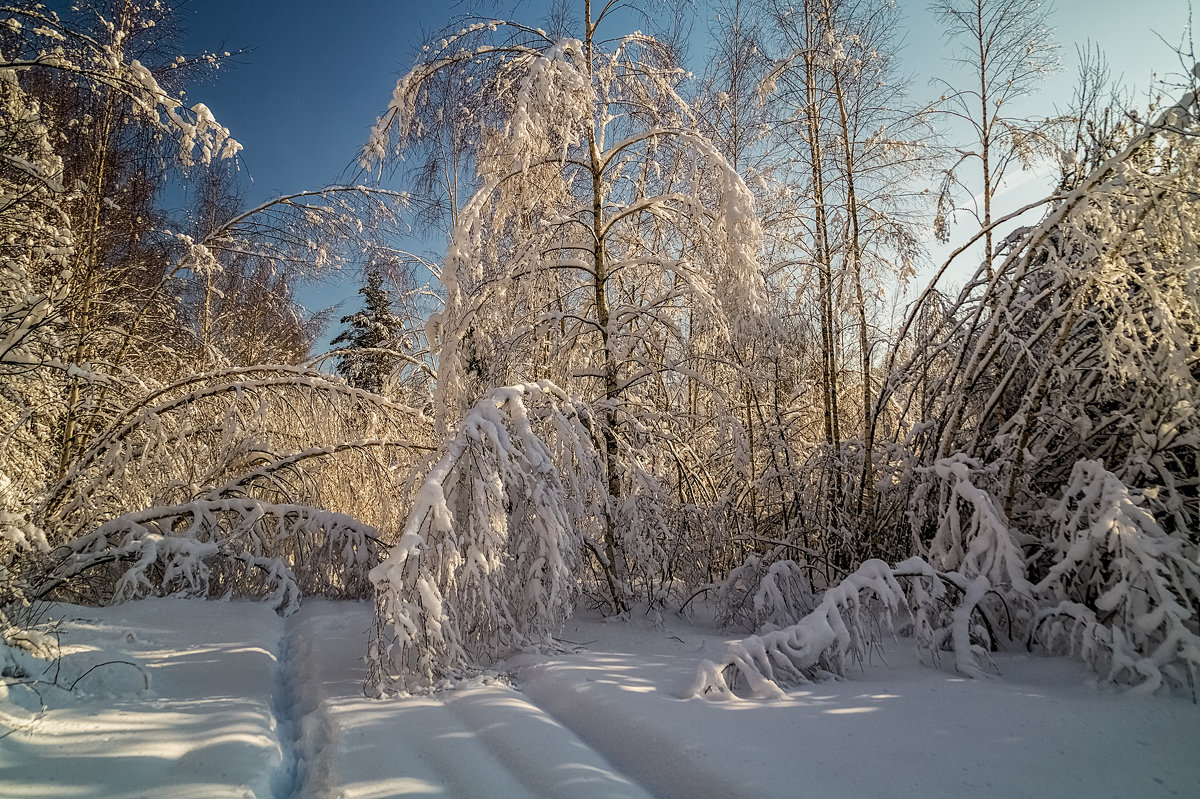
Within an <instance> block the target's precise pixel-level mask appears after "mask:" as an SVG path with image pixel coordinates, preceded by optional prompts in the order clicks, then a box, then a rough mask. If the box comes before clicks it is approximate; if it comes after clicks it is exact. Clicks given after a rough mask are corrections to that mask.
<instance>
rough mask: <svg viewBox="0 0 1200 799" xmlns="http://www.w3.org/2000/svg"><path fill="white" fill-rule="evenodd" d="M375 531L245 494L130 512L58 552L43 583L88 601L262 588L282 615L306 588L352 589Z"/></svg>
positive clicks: (367, 564) (351, 592)
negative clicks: (242, 496)
mask: <svg viewBox="0 0 1200 799" xmlns="http://www.w3.org/2000/svg"><path fill="white" fill-rule="evenodd" d="M379 550H380V546H379V540H378V532H377V531H376V530H375V529H374V528H371V527H369V526H367V525H364V524H362V523H360V522H357V521H355V520H354V519H351V518H350V517H348V516H344V515H342V514H340V513H330V512H327V511H320V510H317V509H314V508H307V507H302V506H297V505H273V504H268V503H263V502H257V501H255V500H249V499H240V500H233V499H217V500H198V501H195V502H191V503H187V504H185V505H180V506H176V507H167V508H163V507H155V508H151V509H149V510H145V511H139V512H136V513H129V514H126V515H124V516H120V517H118V518H116V519H112V520H110V521H108V522H105V523H104V524H102V525H100V527H99V528H97V529H96V530H95V531H94V532H92V533H90V534H88V535H85V536H81V537H79V538H76V539H74V540H73V541H71V542H70V543H69V544H68V545H67V546H65V547H63V548H61V550H59V551H56V552H55V553H54V556H55V558H56V560H58V564H57V566H56V568H55V570H54V573H53V574H52V575H51V576H50V577H49V578H48V580H47V584H46V586H45V589H44V590H47V591H48V590H55V591H57V593H58V594H59V595H62V596H68V597H71V598H74V599H82V600H84V601H88V602H99V603H102V604H104V603H109V602H121V601H124V600H128V599H137V598H139V597H143V596H155V595H167V594H180V595H184V596H196V597H222V596H234V595H237V596H261V597H264V598H265V600H266V601H267V602H269V603H270V604H271V605H272V606H273V607H275V608H276V609H278V610H279V611H280V612H281V613H284V614H288V613H291V612H292V611H294V610H296V609H297V608H298V607H299V606H300V599H301V597H302V596H307V595H320V594H323V595H326V596H333V597H357V596H363V595H364V594H365V593H366V590H367V585H368V580H367V574H368V572H369V571H370V569H371V568H372V567H373V566H374V565H375V564H376V563H377V562H378V555H379Z"/></svg>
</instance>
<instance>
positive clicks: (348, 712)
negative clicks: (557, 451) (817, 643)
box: [0, 599, 1200, 799]
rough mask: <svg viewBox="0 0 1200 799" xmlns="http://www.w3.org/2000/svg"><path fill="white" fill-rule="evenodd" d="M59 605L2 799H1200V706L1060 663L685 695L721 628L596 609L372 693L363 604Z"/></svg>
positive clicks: (879, 664) (2, 783) (2, 704)
mask: <svg viewBox="0 0 1200 799" xmlns="http://www.w3.org/2000/svg"><path fill="white" fill-rule="evenodd" d="M50 615H51V616H54V617H58V618H61V619H62V620H63V621H62V623H61V625H59V627H58V632H57V635H58V636H59V639H60V642H61V646H62V651H63V652H64V657H63V658H62V659H61V661H60V662H59V663H58V664H56V665H55V666H54V667H53V670H52V671H51V672H50V673H48V674H46V675H44V676H43V678H42V679H43V682H41V683H39V684H37V685H36V686H34V688H36V691H37V693H34V691H33V690H32V689H31V688H29V687H27V686H20V685H15V684H12V683H13V682H14V681H13V679H12V678H11V677H10V678H6V680H5V681H6V682H7V683H10V686H9V688H8V695H7V698H5V699H2V700H0V712H2V717H0V718H2V720H3V722H4V723H6V724H7V725H8V726H10V727H12V728H13V729H14V731H13V732H11V734H9V735H7V736H6V737H4V738H3V739H0V796H3V797H6V799H7V798H9V797H11V798H12V799H17V797H80V798H81V799H86V798H88V797H94V798H95V799H99V798H100V797H105V798H108V797H114V798H115V797H151V796H153V797H196V798H197V799H210V798H211V799H217V798H219V797H258V798H260V799H261V798H263V797H280V798H281V799H282V798H284V797H346V798H347V799H351V798H353V799H381V798H382V797H392V796H397V797H399V796H404V797H410V796H438V797H487V798H489V799H491V798H492V797H531V796H538V797H646V796H658V797H681V798H682V797H688V798H689V799H700V798H701V797H742V796H746V797H775V796H779V797H792V796H838V797H909V796H912V797H923V798H927V797H942V796H944V797H956V798H958V797H986V796H994V797H1047V796H1055V797H1060V796H1061V797H1089V799H1090V798H1098V797H1118V796H1119V797H1139V798H1140V797H1171V796H1178V797H1197V796H1200V706H1198V705H1195V704H1193V703H1192V702H1191V700H1190V698H1189V697H1151V698H1145V697H1133V696H1128V695H1125V694H1122V693H1120V692H1117V691H1113V690H1111V689H1102V688H1096V687H1094V686H1089V684H1088V681H1087V677H1086V675H1085V673H1084V672H1083V671H1082V670H1081V669H1080V668H1079V667H1078V666H1077V665H1076V664H1074V663H1072V662H1070V661H1067V660H1064V659H1061V658H1041V657H1035V656H1030V655H1026V654H1002V655H1000V656H999V657H998V658H997V665H998V667H999V670H1000V676H999V677H998V678H995V679H988V680H968V679H962V678H959V677H957V676H955V675H954V674H951V673H947V672H942V671H937V670H934V669H930V668H926V667H923V666H921V665H919V664H918V662H917V656H916V652H915V651H914V650H913V649H912V648H911V646H910V645H909V644H908V643H907V642H904V641H901V642H898V643H896V644H893V645H890V646H888V647H887V649H886V651H885V652H884V653H882V655H881V656H879V657H876V658H875V660H874V662H872V663H870V664H868V665H867V667H866V668H864V669H863V670H862V671H860V672H855V673H854V674H853V676H852V677H851V678H850V679H846V680H843V681H837V682H823V683H819V684H812V685H807V686H802V687H798V688H795V689H793V690H791V691H789V694H788V699H787V700H784V701H759V700H752V701H733V702H724V703H717V702H709V701H705V700H701V699H680V698H678V696H679V695H680V694H681V693H682V692H683V689H684V688H685V687H686V686H687V684H688V683H689V682H690V681H691V679H692V677H693V674H694V672H695V669H696V665H697V664H698V662H699V661H700V660H701V659H702V658H705V657H707V658H715V657H717V656H718V655H719V654H720V652H721V647H722V645H723V643H724V641H726V640H728V639H729V637H730V636H729V635H728V634H726V633H722V632H718V631H715V630H712V629H709V628H705V627H702V626H695V625H689V624H686V623H684V622H682V621H679V620H676V619H673V618H672V619H667V620H666V622H665V623H660V624H653V623H651V622H650V621H649V620H646V619H641V618H636V617H635V618H634V619H633V620H632V621H629V622H620V621H614V622H605V621H603V620H600V619H596V618H589V617H586V616H585V617H581V618H577V619H575V620H573V621H571V622H570V623H569V624H568V626H567V629H566V630H565V631H564V633H563V637H564V639H566V640H568V641H570V642H573V643H574V644H577V645H579V647H580V648H579V650H578V651H577V652H574V653H572V654H564V655H552V656H544V655H521V656H518V657H516V658H514V659H513V660H511V661H510V662H509V663H508V664H507V672H508V673H507V674H505V675H500V676H498V677H484V678H479V679H476V680H475V681H473V682H472V683H471V684H470V685H469V686H465V687H462V688H460V689H458V690H455V691H444V692H439V693H436V694H433V695H430V696H426V697H418V698H406V699H392V700H386V701H374V700H370V699H366V698H364V697H363V696H362V693H361V691H360V681H361V678H362V673H363V664H362V654H363V650H364V647H365V640H366V631H367V629H368V627H369V625H370V621H371V611H370V607H369V606H367V605H362V604H356V603H333V602H326V601H323V600H309V601H307V602H306V603H305V606H304V607H303V609H302V610H301V611H300V612H299V613H297V614H295V615H293V616H291V617H290V618H287V619H282V618H280V617H278V616H276V615H275V614H274V613H272V612H271V611H269V610H268V609H267V608H265V607H263V606H261V605H256V604H252V603H248V602H200V601H195V600H179V599H154V600H144V601H140V602H132V603H129V604H125V605H121V606H117V607H113V608H82V607H74V606H55V607H54V608H53V610H52V612H51V614H50ZM51 681H53V682H56V683H57V687H56V686H55V685H52V684H49V683H50V682H51ZM72 684H74V690H72V691H66V690H64V689H65V688H66V687H68V686H71V685H72ZM39 695H40V699H39ZM43 702H44V704H45V706H46V710H45V711H43V712H39V708H40V706H41V704H42V703H43ZM0 734H3V732H0Z"/></svg>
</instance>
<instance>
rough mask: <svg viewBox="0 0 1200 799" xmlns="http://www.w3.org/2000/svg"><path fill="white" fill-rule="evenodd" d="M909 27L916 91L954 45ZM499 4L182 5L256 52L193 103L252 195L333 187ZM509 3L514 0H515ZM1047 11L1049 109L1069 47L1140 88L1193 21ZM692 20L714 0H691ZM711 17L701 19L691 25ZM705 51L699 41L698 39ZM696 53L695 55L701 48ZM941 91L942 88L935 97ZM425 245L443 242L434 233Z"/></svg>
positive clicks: (1064, 88)
mask: <svg viewBox="0 0 1200 799" xmlns="http://www.w3.org/2000/svg"><path fill="white" fill-rule="evenodd" d="M897 3H898V5H899V6H900V8H901V9H902V10H903V12H904V14H905V16H906V18H907V21H908V33H907V37H906V40H907V44H906V47H905V49H904V51H903V58H904V61H905V66H906V68H907V70H908V71H910V72H912V73H914V74H915V75H917V81H916V83H915V84H914V87H913V94H914V99H923V95H924V94H925V93H926V92H927V93H928V94H930V95H931V96H932V94H933V93H934V92H935V89H934V88H932V87H928V88H927V81H928V79H929V78H930V77H932V76H934V75H945V74H946V70H947V67H946V64H945V63H944V61H943V57H944V54H945V52H946V49H945V45H944V42H943V38H942V35H941V32H940V30H939V29H938V28H937V25H936V22H935V21H934V19H933V17H932V16H931V15H930V14H929V13H928V11H927V10H926V7H927V5H928V2H927V0H897ZM497 5H501V4H494V3H493V4H478V3H477V4H475V5H474V6H472V5H470V4H469V3H468V2H455V0H441V1H440V2H439V1H438V0H433V1H432V2H430V1H429V0H426V1H425V2H413V1H412V0H188V1H187V2H186V3H185V4H184V6H183V8H184V13H185V14H186V15H187V16H188V19H187V21H186V26H187V28H188V37H187V46H186V49H187V50H188V51H189V52H197V51H201V50H209V51H218V52H221V51H226V50H229V51H234V50H238V49H242V48H250V49H249V52H247V53H245V54H243V55H241V56H239V57H238V58H237V59H236V63H234V64H231V65H228V66H227V67H223V68H222V69H221V70H220V72H219V73H218V75H217V76H216V78H215V80H214V82H213V83H211V84H209V85H202V86H196V87H194V88H193V89H192V90H191V91H190V92H189V101H190V102H197V101H199V102H204V103H205V104H207V105H208V106H209V107H210V108H211V109H212V110H213V112H214V114H215V115H216V117H217V119H218V120H220V121H221V123H222V124H224V125H226V126H227V127H229V128H230V131H231V133H232V134H233V136H234V137H235V138H236V139H238V140H239V141H240V142H241V143H242V145H243V146H244V148H245V149H244V151H243V152H242V169H243V172H244V174H245V175H246V176H248V178H249V179H250V180H252V181H253V182H252V183H250V184H249V185H248V186H247V189H246V190H247V193H248V197H247V199H248V200H250V201H260V200H264V199H267V198H269V197H271V196H274V195H277V194H281V193H286V192H290V191H295V190H299V189H304V188H313V187H317V186H321V185H325V184H327V183H330V182H335V181H337V180H338V178H339V177H340V176H341V174H342V171H343V169H345V168H346V167H347V166H348V165H352V163H353V162H354V161H355V154H356V152H357V149H358V148H359V147H360V146H361V145H362V143H363V142H364V141H365V139H366V134H367V130H368V128H369V127H370V126H371V124H372V123H373V122H374V120H375V118H376V116H378V115H379V114H380V113H381V112H382V111H383V110H384V109H385V108H386V106H387V103H388V100H389V98H390V97H391V92H392V88H393V87H394V85H395V81H396V78H397V77H398V76H399V75H400V74H401V73H402V72H404V71H406V69H407V68H408V67H409V66H410V65H411V59H412V57H413V53H414V48H415V47H416V46H417V45H418V44H419V43H420V42H422V41H423V40H424V39H425V38H427V36H426V34H432V33H434V32H436V31H437V30H439V29H440V28H441V27H442V26H443V25H445V24H447V23H448V22H449V21H450V20H451V19H452V18H453V17H454V16H456V15H459V14H462V13H464V12H466V11H469V10H472V9H477V10H478V9H482V10H481V12H480V13H486V14H489V15H491V14H496V13H497V12H496V10H495V9H494V7H495V6H497ZM507 5H511V4H507ZM519 5H520V6H521V8H520V10H519V11H518V14H519V18H520V19H522V20H523V21H535V22H536V21H538V16H539V11H540V8H541V7H542V5H543V3H542V2H540V0H526V2H523V3H520V4H519ZM1052 5H1053V7H1054V9H1055V10H1054V13H1053V15H1052V17H1051V20H1052V23H1053V25H1054V28H1055V32H1056V37H1057V39H1058V41H1059V42H1060V43H1061V44H1062V46H1063V53H1062V60H1063V64H1064V69H1063V71H1062V73H1061V74H1060V75H1059V76H1057V77H1056V78H1053V79H1051V80H1049V81H1047V84H1046V87H1045V92H1044V95H1043V97H1042V99H1043V101H1044V105H1042V107H1043V108H1044V109H1045V112H1046V113H1048V112H1050V110H1051V109H1052V107H1053V104H1054V103H1057V104H1059V105H1060V106H1062V105H1065V104H1066V102H1067V100H1068V99H1069V97H1070V93H1071V87H1072V85H1073V81H1074V72H1073V66H1074V62H1075V56H1074V48H1075V46H1076V45H1077V44H1082V43H1083V42H1085V41H1087V40H1089V39H1090V40H1092V41H1094V42H1095V43H1097V44H1098V45H1099V46H1100V47H1101V49H1102V50H1103V51H1104V53H1105V55H1106V56H1107V57H1108V59H1109V61H1110V64H1111V65H1112V68H1113V72H1114V73H1116V74H1123V75H1124V77H1125V82H1126V83H1127V84H1128V85H1130V86H1137V87H1140V88H1141V89H1142V90H1143V91H1144V90H1145V89H1147V88H1148V87H1149V86H1150V85H1151V75H1152V73H1155V72H1157V73H1159V74H1160V75H1162V74H1164V73H1169V72H1172V71H1178V67H1179V64H1178V59H1177V58H1176V56H1175V54H1174V53H1173V52H1172V50H1171V48H1170V47H1168V46H1167V45H1166V44H1164V43H1163V41H1161V40H1160V39H1159V37H1158V35H1161V36H1162V37H1163V38H1164V39H1166V40H1167V41H1168V42H1170V43H1172V44H1174V43H1177V42H1179V41H1180V38H1181V36H1182V35H1184V31H1185V28H1186V26H1187V24H1188V2H1187V0H1057V1H1056V2H1054V3H1053V4H1052ZM695 8H696V10H697V14H699V15H706V14H707V12H708V5H707V4H706V3H704V2H700V1H699V0H698V2H696V3H695ZM704 27H705V23H704V22H703V21H698V22H697V25H696V30H697V31H699V30H703V29H704ZM697 49H699V48H698V47H697ZM697 55H699V53H697ZM938 93H940V91H939V92H938ZM417 246H418V248H421V249H428V250H437V249H439V248H440V244H439V242H438V241H437V240H436V239H435V238H427V239H426V240H425V242H424V243H423V244H419V245H417ZM355 292H356V288H355V287H354V286H353V285H349V284H347V283H345V282H339V283H338V284H336V285H332V286H326V287H324V288H322V289H321V290H320V291H308V292H305V293H304V294H302V300H303V301H305V302H306V304H308V305H310V306H311V307H313V308H314V309H315V308H318V307H323V306H328V305H332V304H334V303H339V302H346V305H344V306H342V307H343V309H348V308H349V307H350V306H352V305H353V303H354V299H353V298H354V295H355Z"/></svg>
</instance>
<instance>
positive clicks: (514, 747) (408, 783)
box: [276, 599, 652, 799]
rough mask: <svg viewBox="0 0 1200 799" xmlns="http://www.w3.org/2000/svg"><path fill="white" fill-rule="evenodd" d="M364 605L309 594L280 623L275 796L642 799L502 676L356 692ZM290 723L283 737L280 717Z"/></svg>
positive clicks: (646, 797) (367, 614)
mask: <svg viewBox="0 0 1200 799" xmlns="http://www.w3.org/2000/svg"><path fill="white" fill-rule="evenodd" d="M370 623H371V608H370V606H369V605H362V606H360V608H359V609H358V611H357V612H351V613H347V606H346V603H330V602H326V601H324V600H320V599H310V600H308V601H306V602H305V606H304V607H303V608H302V609H301V610H300V611H299V612H298V613H296V614H295V615H294V616H292V617H291V618H289V619H288V623H287V625H286V627H285V635H286V637H287V639H288V640H287V641H286V643H284V644H282V645H281V651H282V652H283V653H285V656H286V657H285V658H284V659H283V663H282V670H283V671H284V672H285V674H286V677H285V678H284V680H283V685H284V688H285V690H281V692H280V695H281V696H285V697H287V698H288V702H289V703H290V704H289V705H288V706H287V707H286V708H285V707H281V709H280V712H279V716H280V725H279V730H280V733H281V746H282V747H283V749H284V752H285V765H286V761H287V759H288V755H289V754H290V756H291V757H290V760H291V762H292V763H294V769H295V770H294V779H293V780H292V781H291V782H290V784H289V783H287V782H286V781H285V780H280V781H279V783H278V784H279V786H280V788H281V790H279V791H278V792H277V793H276V797H277V799H318V798H320V799H325V798H326V797H337V798H338V799H378V798H380V797H387V796H397V795H403V796H406V797H407V796H440V797H463V798H464V799H471V798H472V797H479V798H480V799H484V798H486V799H507V798H508V797H511V798H512V799H525V798H526V797H546V798H547V799H549V798H552V797H562V796H570V797H572V799H593V798H594V799H650V797H652V794H651V793H649V792H647V791H646V790H645V789H644V788H643V787H641V786H640V785H638V784H637V783H636V782H635V781H633V780H632V779H630V778H629V777H628V776H626V775H624V774H622V773H620V772H619V771H617V770H616V769H614V768H613V766H612V765H611V764H610V763H609V761H608V760H607V759H606V758H605V757H604V756H603V755H602V754H601V753H600V752H598V751H597V750H596V749H595V748H593V747H592V746H589V745H588V744H586V743H584V741H583V740H581V739H580V737H579V736H577V735H576V734H575V733H574V731H572V730H571V729H570V728H569V727H567V726H565V725H564V724H562V723H560V722H559V721H558V720H556V719H555V718H554V717H552V716H551V715H550V714H549V713H548V712H546V710H545V709H543V708H542V707H540V706H539V705H537V704H536V703H534V702H532V701H531V700H530V699H529V697H528V696H526V695H525V694H524V693H522V692H520V691H517V690H514V689H513V688H511V687H509V686H507V685H504V684H502V683H499V682H496V681H493V680H488V679H480V680H476V681H473V682H472V683H471V684H469V685H468V686H465V687H462V688H459V689H457V690H453V691H443V692H438V693H435V694H432V695H428V696H414V697H405V698H396V699H390V700H382V701H380V700H372V699H367V698H365V697H364V696H363V694H362V687H361V685H362V679H363V676H364V674H365V665H364V663H363V661H362V652H363V651H364V648H365V646H364V641H365V638H364V635H365V631H366V630H367V629H368V627H369V625H370ZM289 726H290V728H291V729H292V730H293V731H294V737H293V738H292V739H291V743H290V744H289V743H288V741H287V740H286V732H287V730H288V728H289Z"/></svg>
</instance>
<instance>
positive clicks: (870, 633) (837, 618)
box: [685, 560, 904, 699]
mask: <svg viewBox="0 0 1200 799" xmlns="http://www.w3.org/2000/svg"><path fill="white" fill-rule="evenodd" d="M903 605H904V591H903V589H902V588H901V586H900V584H899V583H898V582H897V581H896V578H895V576H894V575H893V573H892V569H891V568H890V567H889V566H888V565H887V564H886V563H884V562H883V561H881V560H869V561H867V562H865V563H863V564H862V566H860V567H859V568H858V569H857V570H856V571H855V572H854V573H853V574H850V575H849V576H847V577H846V579H844V580H843V581H842V582H840V583H838V584H837V585H836V586H834V587H832V588H830V589H829V590H827V591H826V592H825V593H824V594H823V595H822V596H821V601H820V602H819V603H818V604H817V606H816V608H815V609H814V610H813V611H812V612H811V613H809V614H808V615H807V616H805V617H804V618H802V619H800V620H799V621H798V622H796V623H795V624H793V625H791V626H789V627H785V628H783V629H781V630H772V631H770V632H766V633H763V634H761V635H752V636H749V637H748V638H744V639H742V640H740V641H732V642H730V643H729V644H728V646H727V647H726V649H725V653H724V655H723V656H722V659H721V662H720V663H713V662H712V661H710V660H704V661H702V662H701V664H700V666H699V667H698V668H697V672H696V679H695V681H694V682H693V683H692V684H691V686H690V687H689V688H688V689H687V690H686V692H685V693H686V695H687V696H702V697H709V698H730V697H732V696H734V693H733V691H734V688H735V687H736V685H737V682H738V680H743V681H744V682H745V683H746V685H747V687H748V688H749V689H750V692H751V694H753V695H754V696H755V697H759V698H764V699H765V698H773V697H774V698H782V697H783V696H784V694H783V689H782V688H780V685H779V684H780V683H785V684H786V683H795V682H806V681H809V680H812V679H814V678H817V677H820V676H822V675H827V674H834V675H840V674H843V673H844V672H845V667H846V665H847V663H848V662H849V661H862V660H863V658H865V657H866V655H867V651H868V649H869V647H871V646H872V645H875V644H878V643H879V642H880V639H881V635H882V632H883V631H884V630H885V629H890V628H891V627H892V626H893V614H894V613H896V611H898V610H900V609H901V608H902V607H903Z"/></svg>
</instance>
